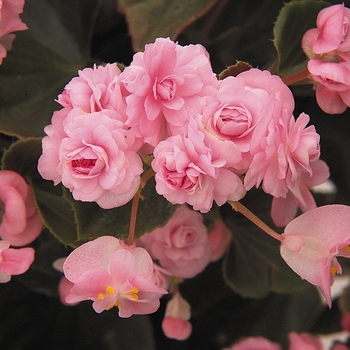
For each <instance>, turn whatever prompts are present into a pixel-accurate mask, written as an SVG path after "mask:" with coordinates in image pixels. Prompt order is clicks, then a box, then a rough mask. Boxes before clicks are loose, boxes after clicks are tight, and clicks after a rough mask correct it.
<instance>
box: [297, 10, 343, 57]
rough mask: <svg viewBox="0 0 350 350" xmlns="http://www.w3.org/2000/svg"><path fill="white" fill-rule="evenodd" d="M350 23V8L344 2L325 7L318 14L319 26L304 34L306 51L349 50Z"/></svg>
mask: <svg viewBox="0 0 350 350" xmlns="http://www.w3.org/2000/svg"><path fill="white" fill-rule="evenodd" d="M349 23H350V9H348V8H346V7H345V6H344V4H339V5H333V6H329V7H326V8H324V9H323V10H321V11H320V12H319V14H318V16H317V20H316V26H317V28H312V29H310V30H308V31H307V32H306V33H305V34H304V37H303V40H302V47H303V48H305V50H304V51H305V52H306V53H307V54H308V52H310V51H312V52H313V53H314V54H316V55H322V54H325V53H329V52H332V51H335V50H338V51H342V52H347V51H349V50H350V30H349ZM308 56H309V55H308ZM309 57H310V56H309ZM310 58H313V57H310Z"/></svg>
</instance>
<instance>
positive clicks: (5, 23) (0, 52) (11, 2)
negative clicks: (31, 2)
mask: <svg viewBox="0 0 350 350" xmlns="http://www.w3.org/2000/svg"><path fill="white" fill-rule="evenodd" d="M24 1H25V0H2V1H1V2H0V64H2V61H3V59H4V58H5V57H6V56H7V51H9V50H11V47H12V43H13V41H14V40H15V34H13V32H18V31H20V30H26V29H28V27H27V26H26V25H25V24H24V23H23V22H22V20H21V19H20V18H19V15H20V14H21V13H22V12H23V7H24Z"/></svg>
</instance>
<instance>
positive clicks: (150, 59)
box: [120, 38, 217, 147]
mask: <svg viewBox="0 0 350 350" xmlns="http://www.w3.org/2000/svg"><path fill="white" fill-rule="evenodd" d="M120 80H121V81H122V82H123V83H124V85H125V88H126V90H127V91H128V96H127V97H126V102H127V109H126V111H127V115H128V118H129V119H128V121H127V125H129V126H131V127H132V128H133V130H134V132H135V134H136V136H140V137H144V142H146V143H148V144H150V145H152V146H153V147H155V146H156V145H157V144H158V143H159V141H160V140H162V139H165V138H166V137H167V136H169V135H170V134H171V133H174V132H176V131H174V130H177V128H182V127H184V126H185V125H186V123H188V121H189V120H190V118H192V117H193V116H195V115H196V114H197V113H198V112H199V111H200V110H201V108H202V99H203V96H205V95H206V88H207V87H209V88H210V87H211V85H212V84H215V83H216V82H217V79H216V76H215V74H214V73H213V71H212V67H211V64H210V60H209V54H208V52H207V51H206V50H205V48H204V47H203V46H201V45H187V46H181V45H178V44H177V43H175V42H173V41H171V40H170V39H169V38H166V39H165V38H157V39H156V41H155V42H154V43H151V44H147V45H146V46H145V51H144V52H138V53H136V54H135V55H134V58H133V61H132V62H131V64H130V66H128V67H126V68H125V69H124V71H123V72H122V74H121V75H120Z"/></svg>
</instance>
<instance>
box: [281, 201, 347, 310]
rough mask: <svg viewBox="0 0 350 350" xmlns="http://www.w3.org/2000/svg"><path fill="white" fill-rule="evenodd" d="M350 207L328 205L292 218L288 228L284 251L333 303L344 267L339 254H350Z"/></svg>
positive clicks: (282, 252) (287, 260)
mask: <svg viewBox="0 0 350 350" xmlns="http://www.w3.org/2000/svg"><path fill="white" fill-rule="evenodd" d="M349 232H350V207H348V206H345V205H340V204H333V205H325V206H322V207H318V208H316V209H313V210H310V211H307V212H306V213H304V214H302V215H300V216H298V217H297V218H295V219H294V220H292V221H291V222H290V223H289V224H288V225H287V226H286V227H285V230H284V233H283V235H282V243H281V247H280V252H281V256H282V258H283V259H284V260H285V262H286V263H287V264H288V265H289V266H290V267H291V269H292V270H294V272H295V273H297V274H298V275H299V276H300V277H301V278H303V279H305V280H307V281H308V282H310V283H311V284H313V285H315V286H318V287H319V288H320V290H321V292H322V294H323V295H324V297H325V299H326V301H327V303H328V305H329V306H331V303H332V301H331V289H330V287H331V285H332V284H333V282H334V276H335V274H337V273H338V274H341V273H342V269H341V266H340V264H339V263H338V261H337V258H336V257H337V256H343V257H350V249H349V244H350V234H349Z"/></svg>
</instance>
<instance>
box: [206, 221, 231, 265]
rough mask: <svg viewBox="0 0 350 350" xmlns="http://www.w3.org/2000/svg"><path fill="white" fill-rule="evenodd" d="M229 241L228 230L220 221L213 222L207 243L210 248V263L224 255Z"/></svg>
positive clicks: (229, 234)
mask: <svg viewBox="0 0 350 350" xmlns="http://www.w3.org/2000/svg"><path fill="white" fill-rule="evenodd" d="M230 241H231V233H230V230H229V229H228V228H227V227H226V225H225V224H224V222H223V221H222V220H220V219H218V220H215V221H214V223H213V226H212V228H211V230H210V232H209V234H208V242H209V245H210V248H211V261H217V260H219V259H220V258H221V257H222V256H223V255H224V253H225V251H226V250H227V248H228V245H229V243H230Z"/></svg>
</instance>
